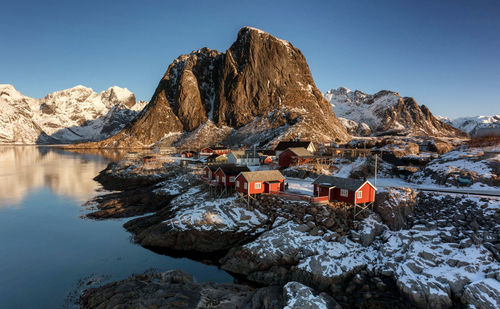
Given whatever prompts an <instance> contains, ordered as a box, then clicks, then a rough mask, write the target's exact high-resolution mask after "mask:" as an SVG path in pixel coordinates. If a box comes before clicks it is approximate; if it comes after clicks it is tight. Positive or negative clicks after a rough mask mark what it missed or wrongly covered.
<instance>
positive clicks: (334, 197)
mask: <svg viewBox="0 0 500 309" xmlns="http://www.w3.org/2000/svg"><path fill="white" fill-rule="evenodd" d="M330 201H339V202H346V203H350V204H354V192H353V191H347V197H345V196H340V188H333V189H332V190H331V196H330Z"/></svg>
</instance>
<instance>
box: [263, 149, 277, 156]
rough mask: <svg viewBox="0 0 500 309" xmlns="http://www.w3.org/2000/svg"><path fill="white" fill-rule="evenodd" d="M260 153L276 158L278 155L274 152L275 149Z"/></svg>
mask: <svg viewBox="0 0 500 309" xmlns="http://www.w3.org/2000/svg"><path fill="white" fill-rule="evenodd" d="M260 153H262V154H263V155H265V156H274V155H276V151H274V150H273V149H264V150H262V151H260Z"/></svg>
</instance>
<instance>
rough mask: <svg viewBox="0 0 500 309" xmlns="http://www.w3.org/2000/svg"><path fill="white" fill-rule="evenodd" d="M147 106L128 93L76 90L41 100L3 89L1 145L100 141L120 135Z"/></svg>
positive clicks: (0, 90)
mask: <svg viewBox="0 0 500 309" xmlns="http://www.w3.org/2000/svg"><path fill="white" fill-rule="evenodd" d="M145 105H146V103H145V102H143V101H141V102H136V100H135V96H134V94H133V93H132V92H130V91H129V90H128V89H125V88H120V87H116V86H114V87H111V88H109V89H108V90H106V91H103V92H101V93H100V94H98V93H96V92H94V91H93V90H92V89H90V88H86V87H83V86H76V87H73V88H70V89H66V90H61V91H56V92H53V93H50V94H48V95H47V96H45V97H44V98H42V99H40V100H37V99H33V98H30V97H27V96H24V95H22V94H21V93H19V92H18V91H17V90H16V89H15V88H14V86H12V85H0V144H7V143H9V144H10V143H15V144H47V143H72V142H81V141H97V140H101V139H104V138H107V137H109V136H111V135H113V134H116V133H117V132H119V131H120V130H121V129H122V128H123V127H124V126H125V124H126V123H128V122H130V121H131V120H132V119H133V118H134V117H135V116H136V115H137V114H138V113H139V111H140V110H142V109H143V108H144V106H145Z"/></svg>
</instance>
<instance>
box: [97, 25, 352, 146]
mask: <svg viewBox="0 0 500 309" xmlns="http://www.w3.org/2000/svg"><path fill="white" fill-rule="evenodd" d="M299 137H300V138H304V139H310V140H313V141H315V142H324V141H335V140H336V141H345V140H347V139H348V138H349V136H348V134H347V132H346V131H345V129H344V128H343V127H342V125H341V124H340V123H339V121H338V120H337V118H336V117H335V114H334V113H333V111H332V109H331V108H330V105H329V104H328V102H327V101H326V100H325V99H324V97H323V96H322V94H321V92H320V91H319V90H318V89H317V88H316V86H315V84H314V80H313V78H312V75H311V72H310V70H309V67H308V65H307V62H306V59H305V58H304V56H303V55H302V53H301V52H300V50H299V49H297V48H296V47H294V46H293V45H292V44H291V43H289V42H287V41H284V40H281V39H278V38H276V37H274V36H272V35H270V34H268V33H266V32H264V31H261V30H258V29H255V28H251V27H244V28H242V29H241V30H240V31H239V33H238V36H237V39H236V41H235V42H234V43H233V44H232V45H231V47H230V48H229V49H228V50H226V52H224V53H220V52H218V51H216V50H211V49H209V48H202V49H199V50H197V51H193V52H192V53H190V54H186V55H181V56H179V57H178V58H177V59H175V60H174V61H173V62H172V63H171V64H170V65H169V67H168V69H167V71H166V73H165V74H164V76H163V78H162V79H161V80H160V82H159V84H158V86H157V88H156V91H155V92H154V94H153V96H152V98H151V101H150V102H149V104H148V105H147V107H146V108H145V109H144V110H143V111H142V112H141V114H140V115H138V117H137V118H135V120H134V121H133V122H132V123H130V124H129V125H127V126H126V127H125V129H124V130H122V131H121V132H120V133H118V134H117V135H115V136H113V137H111V138H109V139H107V140H105V141H102V142H99V143H94V144H89V145H87V146H89V147H150V146H153V145H171V144H174V145H178V146H181V147H182V146H189V147H192V148H195V147H200V146H202V145H207V144H211V143H216V142H222V143H225V144H241V143H243V144H247V145H252V144H261V145H264V144H268V145H269V144H275V143H277V142H278V141H279V140H281V139H291V138H299Z"/></svg>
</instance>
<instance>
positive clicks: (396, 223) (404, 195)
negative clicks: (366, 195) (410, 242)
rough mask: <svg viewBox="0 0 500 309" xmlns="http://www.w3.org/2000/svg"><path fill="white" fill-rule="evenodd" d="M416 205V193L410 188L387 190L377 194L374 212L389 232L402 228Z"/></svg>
mask: <svg viewBox="0 0 500 309" xmlns="http://www.w3.org/2000/svg"><path fill="white" fill-rule="evenodd" d="M416 204H417V193H416V192H415V191H414V190H412V189H410V188H398V189H393V188H391V189H389V191H382V192H380V193H378V194H377V196H376V198H375V207H374V211H375V212H376V213H377V214H379V215H380V217H381V218H382V221H383V222H384V223H385V224H387V226H389V228H390V229H391V230H399V229H401V228H403V227H404V225H405V224H406V221H407V216H408V215H409V214H410V213H412V212H413V209H414V208H415V205H416Z"/></svg>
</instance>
